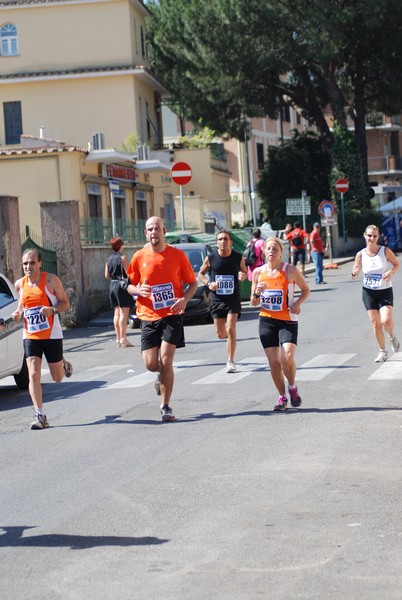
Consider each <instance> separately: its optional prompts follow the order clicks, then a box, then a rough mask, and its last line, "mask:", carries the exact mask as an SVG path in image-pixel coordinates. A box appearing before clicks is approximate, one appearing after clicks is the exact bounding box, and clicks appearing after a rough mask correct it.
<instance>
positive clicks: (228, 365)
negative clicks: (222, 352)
mask: <svg viewBox="0 0 402 600" xmlns="http://www.w3.org/2000/svg"><path fill="white" fill-rule="evenodd" d="M226 373H237V369H236V365H235V364H234V362H233V360H228V362H227V363H226Z"/></svg>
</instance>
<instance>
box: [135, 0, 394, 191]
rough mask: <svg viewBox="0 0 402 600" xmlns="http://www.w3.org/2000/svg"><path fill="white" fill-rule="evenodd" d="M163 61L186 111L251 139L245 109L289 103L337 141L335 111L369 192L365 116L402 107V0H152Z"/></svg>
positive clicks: (265, 111)
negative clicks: (350, 130) (349, 131)
mask: <svg viewBox="0 0 402 600" xmlns="http://www.w3.org/2000/svg"><path fill="white" fill-rule="evenodd" d="M147 6H148V8H149V9H150V11H151V15H152V16H151V17H150V19H149V22H148V32H149V41H150V44H151V46H152V55H153V61H154V66H155V68H156V70H157V71H158V72H159V74H161V75H163V77H164V79H165V81H166V83H167V85H168V86H169V87H170V89H171V90H172V93H173V99H172V102H173V105H174V104H176V106H177V107H180V111H181V112H180V114H181V115H182V117H183V116H184V117H183V118H187V119H189V120H192V121H194V122H197V121H198V119H199V118H200V117H202V120H203V123H205V124H206V125H208V126H209V127H211V128H212V129H214V130H216V131H217V133H221V134H222V133H229V134H230V135H233V136H236V137H238V138H239V139H242V138H243V137H244V115H245V114H247V115H248V116H249V117H253V116H263V115H269V116H270V117H276V115H277V114H278V110H279V109H280V107H281V106H283V104H284V103H287V104H289V105H291V106H293V107H295V108H296V110H298V111H299V112H300V113H302V114H303V115H304V116H305V117H306V118H307V119H308V120H309V121H310V122H311V123H314V124H315V126H316V127H317V129H318V132H319V135H320V138H321V141H322V144H323V145H324V147H325V148H327V149H330V148H331V147H332V145H333V142H334V137H333V133H332V131H331V127H330V122H329V121H328V115H331V114H332V115H333V117H334V119H335V120H336V122H338V123H339V124H340V125H343V126H346V124H347V119H351V120H352V122H353V125H354V131H355V137H356V144H357V148H358V152H359V156H360V162H361V164H362V170H363V171H362V172H363V179H364V194H365V197H366V199H368V197H369V185H368V166H367V142H366V135H365V127H366V118H367V116H368V114H369V113H370V112H371V111H380V112H384V113H386V114H398V113H399V112H400V111H401V109H402V78H401V77H400V73H401V72H402V35H401V29H402V3H401V2H400V0H326V1H325V2H323V1H322V0H308V1H306V0H269V1H268V0H267V1H264V2H261V0H214V2H200V0H151V1H150V2H149V3H148V4H147Z"/></svg>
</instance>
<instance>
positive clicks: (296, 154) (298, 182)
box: [257, 131, 331, 229]
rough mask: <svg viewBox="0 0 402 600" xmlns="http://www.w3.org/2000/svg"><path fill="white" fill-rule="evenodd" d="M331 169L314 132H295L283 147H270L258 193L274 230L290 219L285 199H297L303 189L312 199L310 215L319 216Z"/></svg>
mask: <svg viewBox="0 0 402 600" xmlns="http://www.w3.org/2000/svg"><path fill="white" fill-rule="evenodd" d="M330 170H331V160H330V156H329V154H328V152H326V151H325V150H324V149H323V147H322V144H321V141H320V139H319V137H318V136H317V135H316V134H315V133H314V132H313V131H307V132H304V133H302V134H299V133H298V132H297V131H295V132H293V136H292V139H291V140H289V141H288V142H285V143H284V144H283V145H282V146H270V147H269V152H268V161H267V163H266V164H265V168H264V170H263V172H262V174H261V178H260V181H259V183H258V185H257V191H258V194H259V196H260V197H261V200H262V202H261V204H262V207H263V209H264V210H265V212H266V213H267V214H268V215H269V216H270V217H271V224H272V226H273V228H274V229H281V228H282V227H283V225H284V223H285V221H288V220H289V217H287V216H286V198H300V197H301V192H302V190H304V189H306V191H307V194H308V196H310V198H311V214H312V215H318V212H317V211H318V205H319V204H320V202H321V201H322V200H324V199H328V198H330V189H329V183H328V181H329V175H330ZM311 218H312V219H313V220H314V221H316V217H314V216H312V217H311ZM310 220H311V219H310Z"/></svg>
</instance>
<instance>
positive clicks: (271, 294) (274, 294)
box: [260, 290, 283, 312]
mask: <svg viewBox="0 0 402 600" xmlns="http://www.w3.org/2000/svg"><path fill="white" fill-rule="evenodd" d="M260 303H261V306H262V308H265V310H269V311H271V312H275V311H280V310H282V309H283V290H263V291H262V292H261V296H260Z"/></svg>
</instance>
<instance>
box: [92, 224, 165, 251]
mask: <svg viewBox="0 0 402 600" xmlns="http://www.w3.org/2000/svg"><path fill="white" fill-rule="evenodd" d="M145 223H146V221H145V219H144V220H139V221H131V220H130V221H128V220H125V219H116V222H115V227H114V228H113V223H112V219H102V218H97V217H90V218H86V219H81V222H80V234H81V244H82V245H83V246H90V245H93V244H109V241H110V240H111V238H113V237H121V238H122V239H123V240H124V241H125V242H129V243H130V244H137V243H138V244H143V243H144V242H145V234H144V229H145ZM166 227H167V228H168V230H171V231H173V230H174V229H175V228H176V227H175V224H174V223H167V222H166Z"/></svg>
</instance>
